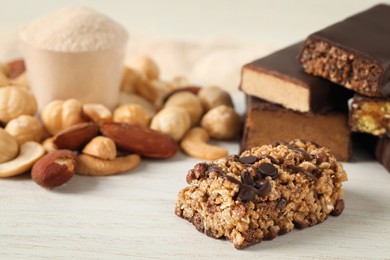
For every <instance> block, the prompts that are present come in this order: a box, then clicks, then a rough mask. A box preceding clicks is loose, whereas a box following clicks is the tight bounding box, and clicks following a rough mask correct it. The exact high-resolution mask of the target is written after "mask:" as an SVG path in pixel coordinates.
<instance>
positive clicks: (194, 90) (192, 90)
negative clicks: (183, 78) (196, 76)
mask: <svg viewBox="0 0 390 260" xmlns="http://www.w3.org/2000/svg"><path fill="white" fill-rule="evenodd" d="M200 89H201V87H198V86H187V87H180V88H176V89H173V90H171V91H170V92H169V93H168V94H167V95H166V96H165V97H164V102H166V101H167V100H168V99H169V98H170V97H171V96H172V95H174V94H176V93H178V92H186V91H187V92H190V93H192V94H194V95H198V93H199V90H200Z"/></svg>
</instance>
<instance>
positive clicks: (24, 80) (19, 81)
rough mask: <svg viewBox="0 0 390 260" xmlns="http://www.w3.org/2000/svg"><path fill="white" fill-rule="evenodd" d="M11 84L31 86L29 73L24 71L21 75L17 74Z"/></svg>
mask: <svg viewBox="0 0 390 260" xmlns="http://www.w3.org/2000/svg"><path fill="white" fill-rule="evenodd" d="M10 84H12V85H15V86H19V87H25V88H29V87H30V82H29V81H28V77H27V73H26V72H23V73H22V74H20V75H19V76H17V77H16V78H14V79H11V81H10Z"/></svg>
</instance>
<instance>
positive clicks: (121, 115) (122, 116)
mask: <svg viewBox="0 0 390 260" xmlns="http://www.w3.org/2000/svg"><path fill="white" fill-rule="evenodd" d="M149 121H150V117H149V115H148V112H147V111H146V110H145V109H144V108H143V107H142V106H140V105H137V104H127V105H122V106H120V107H118V108H117V109H115V111H114V122H121V123H133V124H138V125H142V126H148V125H149Z"/></svg>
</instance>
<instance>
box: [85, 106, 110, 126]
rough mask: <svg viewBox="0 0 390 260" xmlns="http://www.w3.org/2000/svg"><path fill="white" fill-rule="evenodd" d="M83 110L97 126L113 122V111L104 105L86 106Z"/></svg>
mask: <svg viewBox="0 0 390 260" xmlns="http://www.w3.org/2000/svg"><path fill="white" fill-rule="evenodd" d="M82 110H83V113H84V115H86V116H87V117H88V118H89V119H91V120H92V121H93V122H95V123H97V124H103V123H105V122H110V121H111V120H112V113H111V111H110V110H109V109H108V108H107V107H105V106H104V105H102V104H94V103H91V104H84V105H83V106H82Z"/></svg>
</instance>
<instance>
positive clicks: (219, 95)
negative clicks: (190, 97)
mask: <svg viewBox="0 0 390 260" xmlns="http://www.w3.org/2000/svg"><path fill="white" fill-rule="evenodd" d="M198 97H199V99H200V101H201V102H202V105H203V107H204V109H205V110H206V111H209V110H210V109H212V108H214V107H217V106H220V105H225V106H228V107H233V101H232V98H231V97H230V95H229V93H228V92H226V91H225V90H223V89H221V88H220V87H216V86H213V87H207V88H202V89H201V90H200V91H199V93H198Z"/></svg>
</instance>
